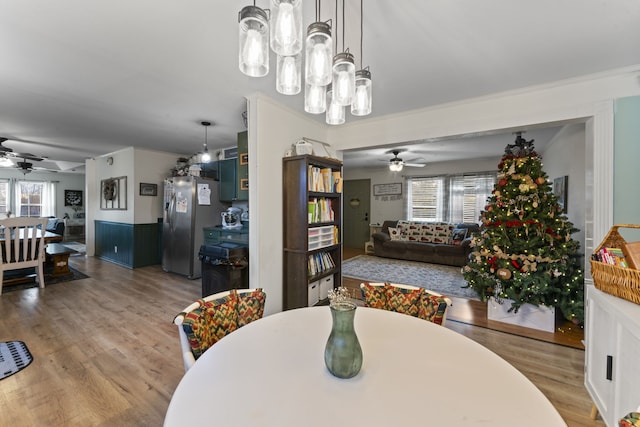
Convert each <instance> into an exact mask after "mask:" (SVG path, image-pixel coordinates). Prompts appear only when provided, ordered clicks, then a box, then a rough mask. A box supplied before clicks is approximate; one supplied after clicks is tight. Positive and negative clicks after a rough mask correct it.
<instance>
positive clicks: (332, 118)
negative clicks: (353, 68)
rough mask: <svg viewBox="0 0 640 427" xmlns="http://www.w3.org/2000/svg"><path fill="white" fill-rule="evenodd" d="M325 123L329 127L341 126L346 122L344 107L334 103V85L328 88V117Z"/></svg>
mask: <svg viewBox="0 0 640 427" xmlns="http://www.w3.org/2000/svg"><path fill="white" fill-rule="evenodd" d="M325 121H326V122H327V124H328V125H341V124H343V123H344V122H345V111H344V107H343V106H342V105H338V104H336V103H335V102H334V99H333V89H332V85H328V86H327V115H326V117H325Z"/></svg>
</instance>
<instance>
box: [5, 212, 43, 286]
mask: <svg viewBox="0 0 640 427" xmlns="http://www.w3.org/2000/svg"><path fill="white" fill-rule="evenodd" d="M46 227H47V218H28V217H16V218H7V219H2V220H0V233H1V234H2V235H1V240H0V249H1V255H2V263H1V264H0V268H1V271H0V294H2V282H3V280H4V272H5V271H9V270H19V269H24V268H31V267H35V269H36V280H37V281H38V285H39V286H40V287H41V288H44V249H45V242H44V234H45V229H46Z"/></svg>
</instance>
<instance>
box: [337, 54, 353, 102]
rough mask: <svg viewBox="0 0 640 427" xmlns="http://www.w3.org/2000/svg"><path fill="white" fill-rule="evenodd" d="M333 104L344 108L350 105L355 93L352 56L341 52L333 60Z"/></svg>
mask: <svg viewBox="0 0 640 427" xmlns="http://www.w3.org/2000/svg"><path fill="white" fill-rule="evenodd" d="M331 84H332V85H333V102H335V103H337V104H338V105H341V106H343V107H346V106H347V105H351V103H352V102H353V97H354V95H355V92H356V66H355V64H354V61H353V55H352V54H350V53H349V52H342V53H339V54H337V55H336V56H335V57H334V58H333V79H332V82H331Z"/></svg>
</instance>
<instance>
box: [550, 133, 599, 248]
mask: <svg viewBox="0 0 640 427" xmlns="http://www.w3.org/2000/svg"><path fill="white" fill-rule="evenodd" d="M585 139H586V135H585V129H584V124H582V123H581V124H574V125H569V126H565V127H563V128H562V130H561V131H560V132H559V133H558V135H556V137H555V138H554V140H553V141H551V143H550V144H549V145H547V147H546V148H545V150H544V151H543V152H541V153H540V155H541V156H542V169H543V170H544V171H545V172H546V173H547V175H549V180H550V181H551V182H553V179H554V178H557V177H560V176H565V175H566V176H568V177H569V190H568V191H567V202H568V206H567V217H568V218H569V221H571V222H572V223H573V225H575V226H576V228H579V229H580V231H578V232H576V233H575V234H573V235H572V236H571V237H572V238H573V239H575V240H577V241H578V242H580V251H581V252H583V251H584V247H585V246H584V245H585V240H584V239H585V238H584V236H585V230H584V228H585V205H586V203H587V202H586V198H585V188H586V179H587V178H586V176H585V167H586V155H587V153H586V145H585Z"/></svg>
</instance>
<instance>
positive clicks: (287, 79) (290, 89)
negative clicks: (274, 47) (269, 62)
mask: <svg viewBox="0 0 640 427" xmlns="http://www.w3.org/2000/svg"><path fill="white" fill-rule="evenodd" d="M301 82H302V55H300V54H297V55H294V56H280V55H278V60H277V64H276V90H277V91H278V92H279V93H281V94H283V95H297V94H299V93H300V85H301Z"/></svg>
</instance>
